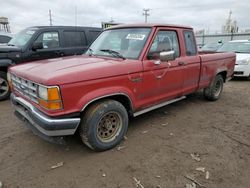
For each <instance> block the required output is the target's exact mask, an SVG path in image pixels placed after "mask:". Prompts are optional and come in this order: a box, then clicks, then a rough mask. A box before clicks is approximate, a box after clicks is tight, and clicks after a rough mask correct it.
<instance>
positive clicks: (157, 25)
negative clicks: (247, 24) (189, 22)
mask: <svg viewBox="0 0 250 188" xmlns="http://www.w3.org/2000/svg"><path fill="white" fill-rule="evenodd" d="M133 27H134V28H142V27H144V28H147V27H149V28H152V27H169V28H182V29H191V30H193V28H192V27H189V26H182V25H174V24H160V23H138V24H119V25H115V26H112V27H110V28H107V29H105V30H112V29H119V28H133Z"/></svg>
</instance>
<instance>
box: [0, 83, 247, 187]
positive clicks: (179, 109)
mask: <svg viewBox="0 0 250 188" xmlns="http://www.w3.org/2000/svg"><path fill="white" fill-rule="evenodd" d="M249 84H250V83H249V81H245V80H234V81H230V82H229V83H227V84H226V85H225V87H224V91H223V94H222V96H221V98H220V100H218V101H216V102H208V101H206V100H205V99H204V98H203V96H202V93H200V92H198V93H197V94H194V95H192V96H189V97H188V98H187V99H185V100H182V101H180V102H178V103H175V104H171V105H169V106H166V107H163V108H160V109H158V110H155V111H152V112H149V113H147V114H144V115H141V116H139V117H137V118H132V119H131V120H130V126H129V131H128V133H127V136H126V137H127V139H125V140H124V141H123V142H122V143H121V144H120V147H117V148H115V149H113V150H110V151H106V152H101V153H96V152H93V151H91V150H89V149H88V148H87V147H85V146H84V145H83V144H82V143H81V140H80V139H79V137H78V136H72V137H68V138H67V144H66V145H63V146H62V145H55V144H51V143H47V142H45V141H43V140H41V139H40V138H38V137H37V136H35V135H33V134H32V132H31V131H30V130H28V129H27V128H26V127H25V126H23V125H24V124H23V123H22V122H20V121H19V120H18V119H17V118H16V117H15V116H14V115H13V109H12V107H11V105H10V102H9V101H2V102H0V182H2V184H3V187H7V188H8V187H21V188H29V187H31V188H34V187H41V188H44V187H60V188H62V187H66V188H70V187H72V188H73V187H74V188H75V187H76V188H77V187H81V188H83V187H84V188H99V187H100V188H105V187H107V188H128V187H129V188H130V187H131V188H133V187H137V186H136V181H140V185H138V187H141V188H142V187H145V188H151V187H152V188H156V187H158V188H175V187H178V188H179V187H180V188H184V187H186V186H187V185H186V184H192V181H191V180H190V179H193V180H194V181H195V182H196V183H197V184H200V185H201V187H202V186H204V187H207V188H210V187H212V188H217V187H218V188H247V187H249V185H250V178H249V177H250V123H249V122H250V121H249V120H250V116H249V114H250V87H249ZM60 162H63V163H61V166H60V167H58V168H55V169H51V167H52V166H54V165H56V164H57V163H60ZM198 167H204V168H205V169H203V168H201V170H204V171H205V172H202V171H198V170H196V168H198ZM206 173H207V174H208V173H209V177H207V179H206ZM0 184H1V183H0ZM141 185H142V186H141ZM196 187H199V186H196Z"/></svg>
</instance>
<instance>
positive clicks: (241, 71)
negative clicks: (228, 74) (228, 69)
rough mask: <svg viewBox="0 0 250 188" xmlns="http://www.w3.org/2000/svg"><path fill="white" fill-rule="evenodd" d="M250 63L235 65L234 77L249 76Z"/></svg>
mask: <svg viewBox="0 0 250 188" xmlns="http://www.w3.org/2000/svg"><path fill="white" fill-rule="evenodd" d="M249 76H250V65H235V67H234V77H249Z"/></svg>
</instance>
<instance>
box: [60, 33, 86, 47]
mask: <svg viewBox="0 0 250 188" xmlns="http://www.w3.org/2000/svg"><path fill="white" fill-rule="evenodd" d="M63 35H64V41H65V47H78V46H86V45H87V42H86V38H85V33H84V32H83V31H64V32H63Z"/></svg>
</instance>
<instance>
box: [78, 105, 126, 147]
mask: <svg viewBox="0 0 250 188" xmlns="http://www.w3.org/2000/svg"><path fill="white" fill-rule="evenodd" d="M80 126H81V127H80V136H81V138H82V141H83V143H85V144H86V145H87V146H88V147H89V148H91V149H93V150H96V151H104V150H108V149H111V148H113V147H115V146H116V145H117V144H119V142H120V141H121V140H122V139H123V137H124V135H125V134H126V132H127V129H128V113H127V110H126V109H125V107H124V106H123V105H122V104H121V103H120V102H118V101H114V100H104V101H100V102H97V103H96V104H94V105H92V106H91V107H90V108H89V109H88V110H87V112H86V113H85V114H84V115H83V118H82V122H81V125H80Z"/></svg>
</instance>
